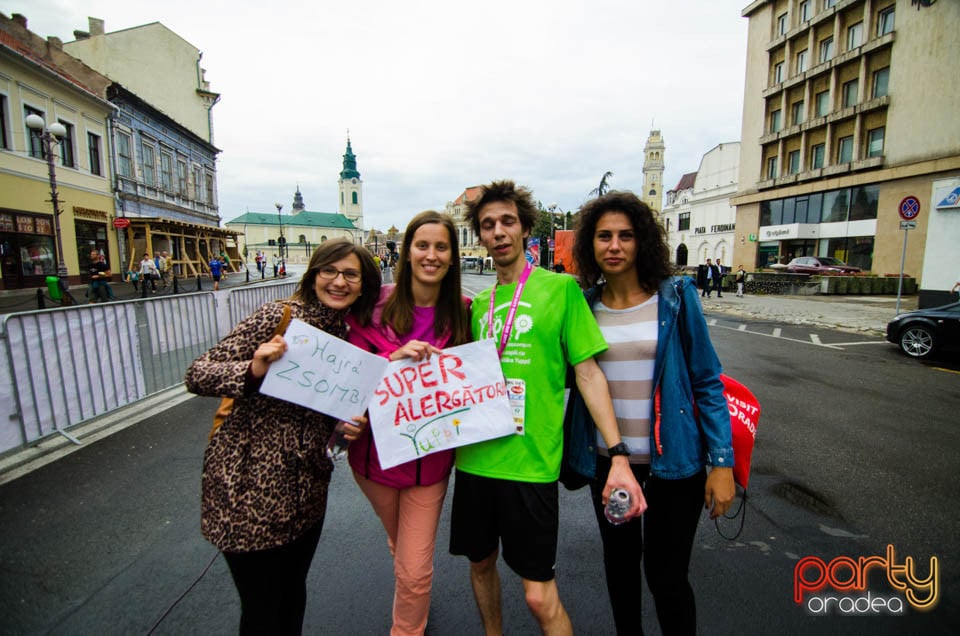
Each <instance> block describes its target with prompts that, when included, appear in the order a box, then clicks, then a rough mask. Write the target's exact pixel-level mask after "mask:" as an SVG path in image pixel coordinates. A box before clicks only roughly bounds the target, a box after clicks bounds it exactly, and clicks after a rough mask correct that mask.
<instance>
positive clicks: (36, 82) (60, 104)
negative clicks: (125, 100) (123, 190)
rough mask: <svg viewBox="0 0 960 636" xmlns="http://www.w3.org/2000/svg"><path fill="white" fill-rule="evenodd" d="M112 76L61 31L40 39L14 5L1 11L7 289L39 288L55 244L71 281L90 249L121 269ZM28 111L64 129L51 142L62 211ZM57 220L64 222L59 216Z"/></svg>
mask: <svg viewBox="0 0 960 636" xmlns="http://www.w3.org/2000/svg"><path fill="white" fill-rule="evenodd" d="M109 83H110V81H109V79H108V78H106V77H104V76H103V75H101V74H100V73H97V72H96V71H94V70H93V69H91V68H89V67H88V66H86V65H85V64H83V63H81V62H80V61H78V60H76V59H74V58H72V57H71V56H69V55H67V54H65V53H64V52H63V50H62V44H61V42H60V40H59V39H58V38H55V37H50V38H48V39H43V38H41V37H40V36H38V35H36V34H34V33H32V32H31V31H29V30H28V28H27V19H26V18H25V17H24V16H22V15H18V14H14V15H13V16H12V17H9V18H8V17H7V16H5V15H3V14H0V263H2V268H0V283H2V287H3V288H5V289H23V288H27V287H41V286H42V285H44V281H45V278H46V276H49V275H55V274H56V273H57V269H58V267H57V265H58V259H59V255H58V251H59V250H58V245H57V236H56V227H57V226H58V225H59V228H60V229H59V240H60V245H59V248H60V249H62V252H63V262H64V264H65V265H66V270H67V274H68V280H69V281H70V282H71V283H73V284H78V283H81V282H83V281H85V280H86V276H85V273H86V266H87V264H88V259H89V254H90V251H91V250H97V251H99V252H101V253H102V254H103V255H104V256H105V257H106V259H107V262H108V264H110V266H111V268H112V270H113V272H114V273H117V272H119V271H120V267H119V265H117V263H118V261H119V260H120V259H119V258H118V254H119V252H118V249H117V238H116V233H115V231H114V229H113V227H112V224H111V219H112V218H113V216H114V202H113V194H112V188H111V183H110V176H111V172H110V152H109V147H108V146H109V144H108V141H107V139H108V128H107V120H108V117H109V116H110V114H111V113H112V112H113V109H114V107H113V106H112V105H111V104H110V103H109V102H108V101H107V100H106V88H107V86H108V85H109ZM29 115H38V116H40V117H41V118H42V119H43V120H44V122H46V124H48V125H49V124H52V123H60V124H61V125H63V127H64V129H65V130H66V135H65V136H64V137H63V138H61V139H60V142H59V143H58V144H57V145H56V146H55V147H54V148H53V153H52V154H53V157H54V177H55V179H56V185H57V193H58V197H57V198H58V201H59V206H58V207H59V209H60V216H59V218H56V217H55V216H54V213H53V206H52V203H51V183H50V174H49V171H48V164H47V155H46V149H45V147H44V144H43V143H42V140H41V138H40V137H39V136H38V134H37V132H36V131H34V130H32V129H30V128H28V127H27V125H26V119H27V116H29ZM58 221H59V223H58Z"/></svg>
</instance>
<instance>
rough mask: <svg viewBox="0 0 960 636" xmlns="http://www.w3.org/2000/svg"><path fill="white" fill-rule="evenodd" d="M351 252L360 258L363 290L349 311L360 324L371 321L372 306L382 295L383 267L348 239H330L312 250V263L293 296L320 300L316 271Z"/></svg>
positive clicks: (362, 248)
mask: <svg viewBox="0 0 960 636" xmlns="http://www.w3.org/2000/svg"><path fill="white" fill-rule="evenodd" d="M351 254H356V255H357V258H358V259H359V260H360V285H361V286H360V289H361V290H362V292H361V295H360V297H359V298H357V300H356V302H354V303H353V305H351V306H350V313H352V314H353V315H355V316H356V317H357V319H358V320H359V321H360V323H361V324H364V325H366V324H369V323H370V317H371V316H372V315H373V307H374V305H376V303H377V298H379V297H380V268H379V267H377V264H376V262H374V260H373V256H371V255H370V252H369V250H367V248H365V247H363V246H362V245H355V244H353V243H351V242H350V241H349V240H347V239H343V238H338V239H330V240H329V241H325V242H323V243H321V244H320V246H319V247H318V248H317V249H315V250H314V251H313V255H312V256H311V257H310V262H309V263H308V264H307V271H306V272H304V274H303V276H302V277H301V278H300V282H299V283H298V284H297V288H296V290H295V291H294V292H293V298H296V299H299V300H302V301H303V302H304V303H319V302H320V299H319V298H317V290H316V288H315V286H314V282H315V280H316V278H317V274H318V273H319V272H320V270H321V269H323V268H324V267H326V266H327V265H330V264H332V263H336V262H337V261H339V260H340V259H342V258H346V257H347V256H349V255H351Z"/></svg>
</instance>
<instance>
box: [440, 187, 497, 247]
mask: <svg viewBox="0 0 960 636" xmlns="http://www.w3.org/2000/svg"><path fill="white" fill-rule="evenodd" d="M482 188H483V186H478V185H476V186H470V187H469V188H467V189H465V190H464V191H463V192H462V193H461V194H460V196H458V197H457V198H456V199H455V200H453V201H447V205H446V206H445V207H444V209H443V211H444V212H445V213H447V214H449V215H450V218H452V219H453V223H454V225H456V227H457V241H458V242H459V243H460V255H461V256H484V257H485V256H486V255H487V250H486V249H484V248H483V247H482V246H481V245H480V238H479V237H478V236H477V235H476V233H475V232H474V231H473V225H471V224H470V223H469V222H468V221H467V203H469V202H470V201H472V200H474V199H476V198H477V197H479V196H480V190H481V189H482Z"/></svg>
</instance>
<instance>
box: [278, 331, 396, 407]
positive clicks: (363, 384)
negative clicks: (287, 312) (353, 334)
mask: <svg viewBox="0 0 960 636" xmlns="http://www.w3.org/2000/svg"><path fill="white" fill-rule="evenodd" d="M283 337H284V339H285V340H286V341H287V351H286V353H284V354H283V357H282V358H280V359H279V360H277V361H276V362H274V363H273V364H271V365H270V369H269V370H268V371H267V375H266V376H265V377H264V378H263V384H262V385H261V386H260V392H261V393H264V394H266V395H271V396H273V397H275V398H280V399H281V400H286V401H287V402H293V403H295V404H299V405H301V406H306V407H307V408H311V409H313V410H315V411H320V412H321V413H326V414H327V415H331V416H333V417H336V418H339V419H341V420H345V421H347V422H349V421H350V418H352V417H353V416H355V415H363V413H364V411H366V410H367V405H368V404H369V403H370V399H371V398H373V390H374V389H375V388H376V386H377V383H378V382H379V381H380V378H381V377H383V372H384V370H385V369H386V368H387V364H389V361H388V360H386V359H385V358H381V357H380V356H375V355H373V354H372V353H368V352H366V351H364V350H363V349H360V348H358V347H355V346H353V345H352V344H350V343H349V342H346V341H345V340H341V339H340V338H337V337H336V336H331V335H330V334H328V333H327V332H325V331H323V330H321V329H317V328H316V327H312V326H310V325H308V324H307V323H305V322H303V321H302V320H291V321H290V326H289V327H287V332H286V333H285V334H284V336H283Z"/></svg>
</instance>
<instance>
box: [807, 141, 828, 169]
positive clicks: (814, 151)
mask: <svg viewBox="0 0 960 636" xmlns="http://www.w3.org/2000/svg"><path fill="white" fill-rule="evenodd" d="M825 150H826V146H825V145H824V144H814V145H812V146H810V169H811V170H816V169H817V168H822V167H823V153H824V151H825Z"/></svg>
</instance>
